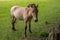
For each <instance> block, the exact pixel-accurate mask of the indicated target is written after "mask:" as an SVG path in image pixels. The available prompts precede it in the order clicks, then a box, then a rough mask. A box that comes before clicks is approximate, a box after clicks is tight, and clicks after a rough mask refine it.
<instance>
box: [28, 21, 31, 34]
mask: <svg viewBox="0 0 60 40" xmlns="http://www.w3.org/2000/svg"><path fill="white" fill-rule="evenodd" d="M28 24H29V32H30V33H32V31H31V20H30V21H29V22H28Z"/></svg>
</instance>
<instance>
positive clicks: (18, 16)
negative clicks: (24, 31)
mask: <svg viewBox="0 0 60 40" xmlns="http://www.w3.org/2000/svg"><path fill="white" fill-rule="evenodd" d="M14 15H15V18H17V19H20V20H23V15H22V14H21V13H14Z"/></svg>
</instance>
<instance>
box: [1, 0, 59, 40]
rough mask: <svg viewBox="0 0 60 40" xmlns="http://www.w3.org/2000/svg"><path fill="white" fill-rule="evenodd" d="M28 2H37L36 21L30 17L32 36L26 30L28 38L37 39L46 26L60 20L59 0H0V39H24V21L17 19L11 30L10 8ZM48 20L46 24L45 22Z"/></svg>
mask: <svg viewBox="0 0 60 40" xmlns="http://www.w3.org/2000/svg"><path fill="white" fill-rule="evenodd" d="M30 3H35V4H38V11H39V12H38V22H37V23H35V22H34V20H33V19H32V27H31V29H32V32H33V33H32V36H31V37H30V34H29V31H28V30H27V34H28V35H27V36H28V40H39V37H40V36H41V35H42V34H43V35H44V33H46V32H47V30H48V28H47V27H52V25H53V26H55V25H57V24H59V22H60V0H20V1H19V0H9V1H7V0H3V1H2V0H0V40H24V39H23V36H24V31H25V30H24V28H25V27H24V23H23V21H20V20H17V22H16V25H15V28H16V29H17V31H15V32H13V31H12V29H11V16H10V8H11V7H12V6H14V5H18V6H22V7H26V6H27V5H28V4H30ZM46 21H47V22H48V24H46V23H45V22H46Z"/></svg>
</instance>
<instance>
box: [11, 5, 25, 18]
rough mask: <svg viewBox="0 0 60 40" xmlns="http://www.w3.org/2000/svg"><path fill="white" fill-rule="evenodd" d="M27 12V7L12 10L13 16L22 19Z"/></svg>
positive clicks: (16, 7)
mask: <svg viewBox="0 0 60 40" xmlns="http://www.w3.org/2000/svg"><path fill="white" fill-rule="evenodd" d="M25 12H26V11H25V7H20V6H13V7H12V8H11V15H12V16H15V17H16V18H20V19H22V18H23V15H24V13H25Z"/></svg>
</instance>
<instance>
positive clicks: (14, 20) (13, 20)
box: [12, 17, 16, 31]
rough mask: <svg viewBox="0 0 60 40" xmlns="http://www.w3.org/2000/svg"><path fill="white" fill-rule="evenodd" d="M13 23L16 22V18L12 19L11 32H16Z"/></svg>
mask: <svg viewBox="0 0 60 40" xmlns="http://www.w3.org/2000/svg"><path fill="white" fill-rule="evenodd" d="M15 22H16V18H15V17H12V30H13V31H16V30H15V25H14V24H15Z"/></svg>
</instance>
